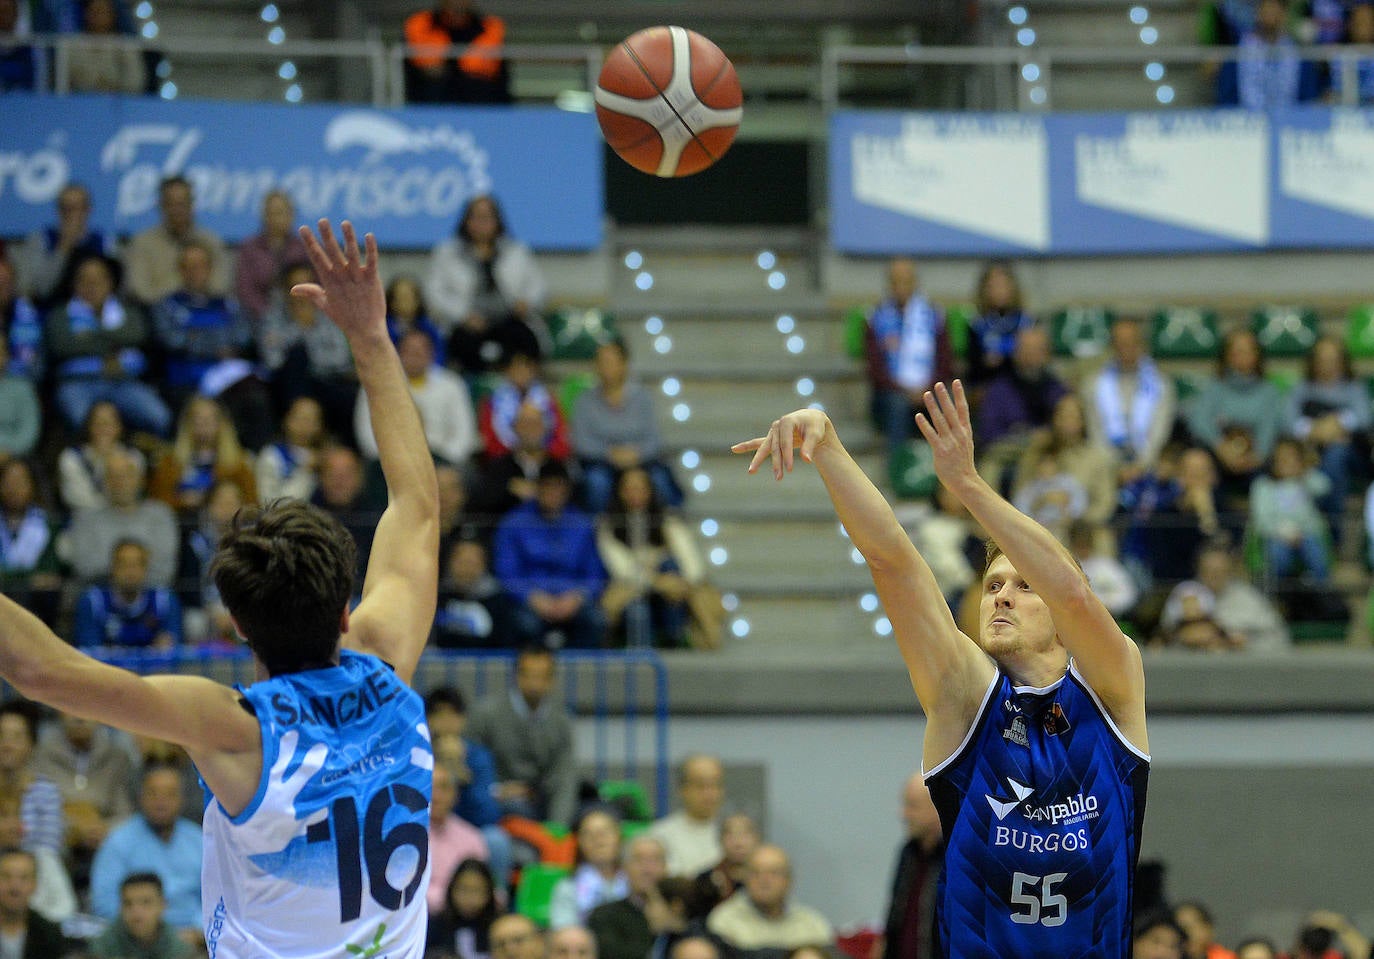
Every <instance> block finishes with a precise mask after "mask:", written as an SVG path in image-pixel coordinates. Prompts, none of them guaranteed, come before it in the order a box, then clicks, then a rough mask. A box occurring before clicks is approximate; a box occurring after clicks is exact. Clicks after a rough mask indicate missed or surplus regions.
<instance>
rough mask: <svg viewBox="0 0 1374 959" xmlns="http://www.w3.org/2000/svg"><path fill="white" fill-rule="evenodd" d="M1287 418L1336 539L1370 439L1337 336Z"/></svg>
mask: <svg viewBox="0 0 1374 959" xmlns="http://www.w3.org/2000/svg"><path fill="white" fill-rule="evenodd" d="M1369 9H1370V10H1372V11H1374V7H1370V8H1369ZM1372 18H1374V17H1372ZM1287 422H1288V423H1289V424H1290V427H1291V429H1292V431H1293V434H1294V435H1295V436H1296V437H1298V438H1299V439H1301V440H1306V441H1307V442H1309V443H1311V444H1312V445H1313V446H1314V447H1316V450H1317V454H1318V469H1320V470H1321V472H1322V475H1324V476H1325V477H1326V478H1327V481H1328V482H1329V484H1330V486H1329V488H1328V490H1327V491H1326V493H1324V494H1322V495H1321V496H1319V497H1318V499H1317V504H1318V506H1319V507H1320V508H1321V511H1322V513H1323V515H1324V516H1325V517H1326V523H1327V528H1328V529H1329V531H1330V533H1331V536H1332V539H1333V540H1334V541H1335V542H1336V543H1339V542H1340V540H1341V532H1342V529H1341V527H1342V526H1343V525H1344V519H1345V501H1346V498H1347V497H1348V496H1349V495H1350V489H1351V486H1352V480H1353V479H1354V478H1355V476H1356V474H1357V471H1358V472H1363V471H1360V470H1359V459H1360V457H1361V454H1360V453H1359V452H1357V450H1362V449H1365V448H1367V447H1368V445H1369V428H1370V425H1371V418H1370V409H1369V394H1368V392H1367V391H1366V390H1365V386H1364V384H1363V383H1361V382H1360V381H1359V380H1357V379H1356V378H1355V371H1354V368H1353V367H1352V365H1351V362H1350V353H1349V351H1348V350H1347V349H1346V348H1345V344H1344V343H1342V342H1341V341H1340V340H1339V339H1337V338H1336V337H1334V336H1323V337H1321V338H1319V339H1318V340H1317V342H1316V343H1314V344H1313V345H1312V351H1311V352H1310V353H1308V354H1307V366H1306V370H1305V374H1304V376H1303V378H1302V379H1301V380H1299V381H1298V382H1297V384H1296V385H1294V387H1293V389H1292V391H1291V392H1290V393H1289V394H1288V415H1287ZM1253 505H1254V504H1251V508H1252V509H1253Z"/></svg>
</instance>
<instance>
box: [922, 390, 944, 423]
mask: <svg viewBox="0 0 1374 959" xmlns="http://www.w3.org/2000/svg"><path fill="white" fill-rule="evenodd" d="M925 401H926V417H927V418H928V419H929V420H930V425H931V426H933V427H935V430H936V432H938V433H948V432H949V420H947V419H945V413H944V410H942V409H940V400H939V398H937V397H936V395H935V394H934V393H932V392H931V391H930V390H926V395H925Z"/></svg>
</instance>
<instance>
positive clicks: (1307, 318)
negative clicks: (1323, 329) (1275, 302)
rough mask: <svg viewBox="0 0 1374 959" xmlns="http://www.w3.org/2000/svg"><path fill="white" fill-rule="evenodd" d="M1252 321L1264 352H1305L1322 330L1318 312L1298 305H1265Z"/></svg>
mask: <svg viewBox="0 0 1374 959" xmlns="http://www.w3.org/2000/svg"><path fill="white" fill-rule="evenodd" d="M1250 323H1251V329H1253V330H1254V331H1255V336H1256V338H1257V339H1258V340H1259V345H1260V350H1261V351H1262V352H1263V353H1264V355H1265V356H1306V355H1307V353H1308V351H1309V350H1311V349H1312V344H1313V343H1316V342H1317V336H1318V334H1319V332H1320V321H1319V320H1318V319H1317V314H1316V312H1315V311H1313V310H1309V309H1306V308H1305V307H1298V306H1262V307H1260V308H1259V309H1257V310H1255V312H1254V313H1253V314H1252V315H1251V317H1250Z"/></svg>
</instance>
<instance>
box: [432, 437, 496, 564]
mask: <svg viewBox="0 0 1374 959" xmlns="http://www.w3.org/2000/svg"><path fill="white" fill-rule="evenodd" d="M434 478H435V479H436V480H438V481H439V558H440V560H442V559H443V558H444V557H446V556H448V555H449V553H450V552H451V551H452V549H453V546H454V544H455V543H457V542H459V541H460V540H469V539H475V540H478V541H479V542H481V544H482V546H483V548H484V553H483V555H484V559H483V565H484V567H485V565H486V560H485V547H486V546H487V545H488V543H489V542H490V540H491V533H492V530H491V527H490V525H489V524H488V523H487V522H486V518H485V517H482V516H478V515H476V514H474V513H472V512H469V510H468V490H467V482H466V480H464V478H463V472H462V471H461V470H459V469H458V467H456V466H450V465H449V464H447V463H436V464H434ZM441 572H442V570H441Z"/></svg>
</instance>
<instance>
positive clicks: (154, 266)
mask: <svg viewBox="0 0 1374 959" xmlns="http://www.w3.org/2000/svg"><path fill="white" fill-rule="evenodd" d="M158 210H159V212H160V214H161V219H160V221H159V222H158V224H157V225H156V226H150V227H148V229H146V230H144V231H143V232H141V233H138V234H135V236H134V237H133V239H131V240H130V241H129V245H128V247H127V248H126V249H125V251H124V267H125V269H126V270H127V271H128V279H129V293H130V295H131V296H133V298H134V299H135V300H137V301H138V302H139V303H142V304H143V305H145V306H152V305H153V304H154V303H157V302H159V301H160V300H161V299H162V298H163V297H165V296H167V295H168V294H170V293H171V292H173V291H174V290H175V289H176V288H177V287H178V286H179V285H180V283H181V278H180V277H179V276H178V275H177V260H178V257H179V255H180V253H181V248H182V247H183V246H185V245H186V244H187V243H191V242H195V243H198V244H200V245H201V246H203V247H205V248H206V249H207V250H209V251H210V264H211V266H210V284H209V289H210V292H211V293H225V292H227V291H228V290H229V255H228V253H226V252H225V249H224V241H223V240H221V239H220V238H219V237H218V236H216V235H215V234H214V233H211V232H210V231H209V230H207V229H205V228H204V227H202V226H199V225H198V224H197V223H196V206H195V195H194V193H193V192H192V189H191V181H190V180H188V179H186V178H185V177H184V176H180V175H176V176H169V177H166V178H165V179H163V181H162V183H161V184H160V185H159V187H158Z"/></svg>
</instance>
